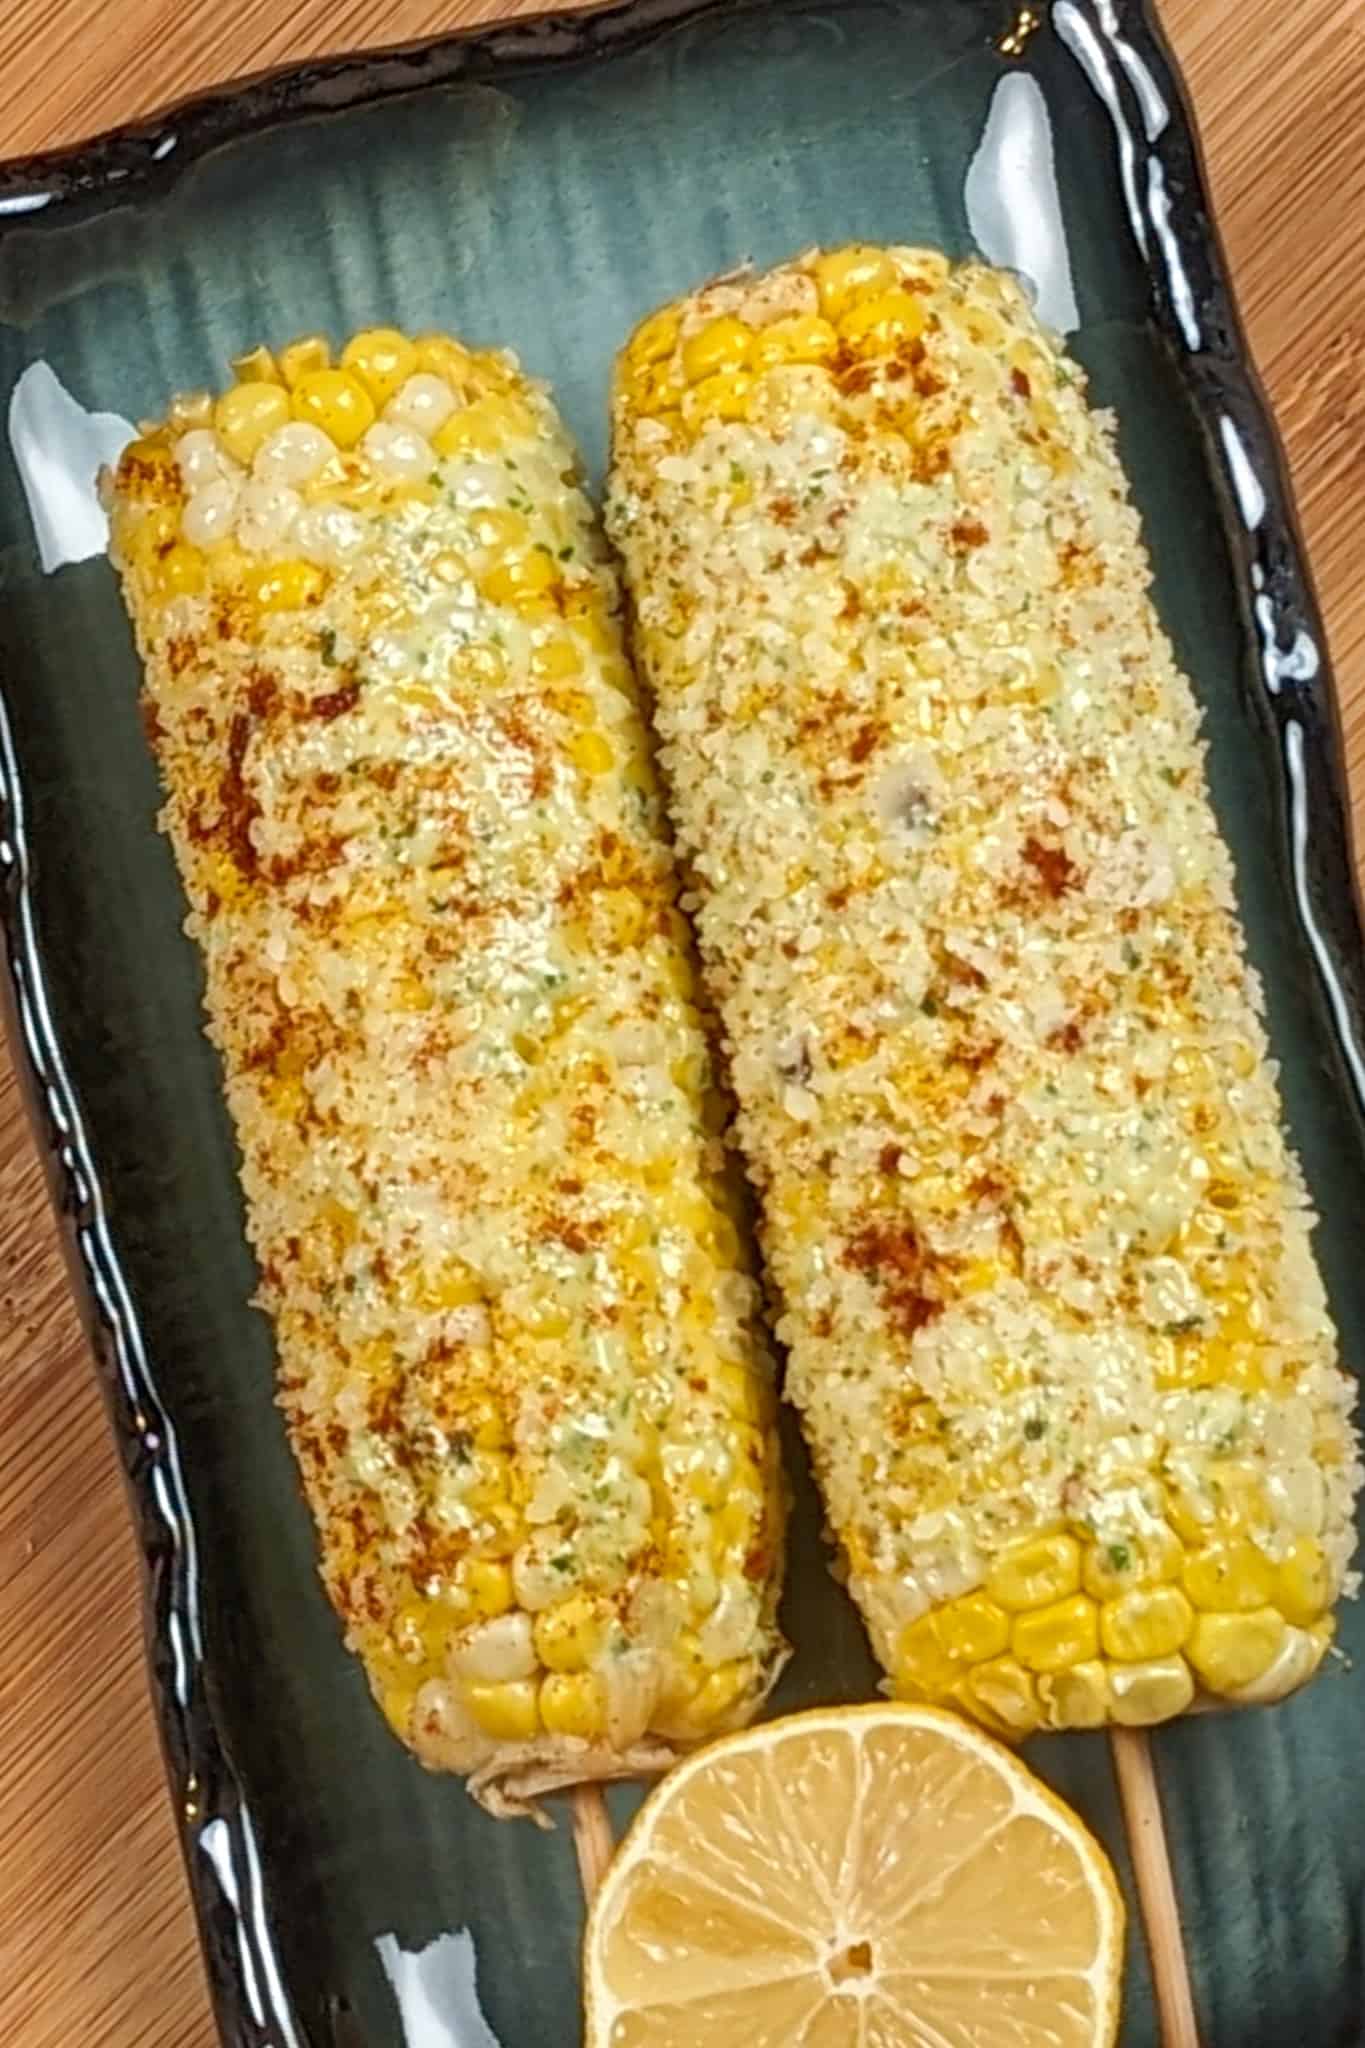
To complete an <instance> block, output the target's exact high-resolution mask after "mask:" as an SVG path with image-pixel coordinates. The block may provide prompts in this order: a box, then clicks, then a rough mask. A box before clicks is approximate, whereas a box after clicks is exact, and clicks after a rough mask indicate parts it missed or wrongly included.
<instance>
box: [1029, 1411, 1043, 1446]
mask: <svg viewBox="0 0 1365 2048" xmlns="http://www.w3.org/2000/svg"><path fill="white" fill-rule="evenodd" d="M1046 1434H1047V1424H1046V1422H1044V1420H1043V1418H1042V1416H1041V1415H1030V1417H1029V1419H1028V1421H1027V1422H1026V1423H1025V1424H1024V1435H1025V1437H1026V1438H1027V1439H1028V1441H1029V1443H1031V1444H1036V1443H1037V1441H1038V1439H1039V1437H1040V1436H1046Z"/></svg>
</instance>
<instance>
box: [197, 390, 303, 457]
mask: <svg viewBox="0 0 1365 2048" xmlns="http://www.w3.org/2000/svg"><path fill="white" fill-rule="evenodd" d="M288 419H289V393H288V392H287V391H285V390H284V389H282V387H281V386H280V385H278V384H266V383H263V382H255V381H253V382H251V383H248V384H234V385H233V386H232V388H231V390H229V391H225V392H224V393H223V395H222V397H221V398H220V399H219V401H218V403H217V405H216V406H215V407H214V408H213V424H214V427H215V428H216V430H217V434H218V438H219V440H220V441H221V442H222V444H223V446H224V447H225V448H226V450H227V452H228V454H229V455H230V456H231V457H232V459H233V461H234V462H242V463H249V462H250V461H251V458H252V456H253V455H254V454H255V453H256V450H257V449H258V448H259V447H260V445H261V443H262V441H264V439H265V437H266V435H267V434H273V433H274V432H275V430H276V428H277V427H282V426H284V425H286V423H287V422H288Z"/></svg>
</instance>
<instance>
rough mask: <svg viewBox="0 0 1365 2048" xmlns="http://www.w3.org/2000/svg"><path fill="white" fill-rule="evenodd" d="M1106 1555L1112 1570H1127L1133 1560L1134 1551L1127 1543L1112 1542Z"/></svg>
mask: <svg viewBox="0 0 1365 2048" xmlns="http://www.w3.org/2000/svg"><path fill="white" fill-rule="evenodd" d="M1105 1555H1106V1557H1107V1558H1108V1559H1109V1569H1110V1571H1111V1572H1126V1571H1127V1570H1128V1568H1129V1566H1130V1565H1131V1564H1132V1562H1133V1555H1132V1552H1131V1551H1130V1550H1129V1548H1128V1545H1127V1544H1126V1543H1111V1544H1110V1546H1109V1548H1108V1550H1107V1551H1106V1552H1105Z"/></svg>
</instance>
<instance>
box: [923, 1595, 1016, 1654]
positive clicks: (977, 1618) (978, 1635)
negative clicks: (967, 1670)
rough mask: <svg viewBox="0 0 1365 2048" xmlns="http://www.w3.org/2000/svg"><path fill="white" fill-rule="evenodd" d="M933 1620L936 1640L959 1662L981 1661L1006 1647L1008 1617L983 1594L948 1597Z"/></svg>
mask: <svg viewBox="0 0 1365 2048" xmlns="http://www.w3.org/2000/svg"><path fill="white" fill-rule="evenodd" d="M934 1619H935V1621H936V1622H937V1624H938V1636H939V1641H940V1642H941V1643H942V1644H943V1647H944V1649H945V1650H946V1651H947V1652H948V1654H949V1656H951V1657H955V1658H956V1659H957V1660H958V1661H959V1662H960V1663H963V1664H980V1663H981V1662H982V1661H983V1660H984V1659H985V1658H987V1657H998V1656H1000V1655H1001V1654H1002V1653H1003V1652H1004V1651H1005V1650H1006V1649H1007V1648H1008V1647H1009V1639H1010V1622H1009V1616H1008V1615H1007V1614H1006V1613H1005V1611H1004V1609H1003V1608H1002V1607H997V1606H996V1605H995V1603H994V1601H992V1600H988V1599H987V1598H986V1596H985V1594H984V1593H964V1594H963V1596H962V1597H961V1599H958V1600H950V1601H949V1602H948V1604H947V1606H946V1607H940V1608H939V1609H938V1611H937V1613H936V1614H935V1616H934Z"/></svg>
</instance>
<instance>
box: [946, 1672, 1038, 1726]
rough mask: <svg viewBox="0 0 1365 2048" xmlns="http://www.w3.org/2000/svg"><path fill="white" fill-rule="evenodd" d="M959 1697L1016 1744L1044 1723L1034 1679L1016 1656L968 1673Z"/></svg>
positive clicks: (962, 1683)
mask: <svg viewBox="0 0 1365 2048" xmlns="http://www.w3.org/2000/svg"><path fill="white" fill-rule="evenodd" d="M958 1692H959V1695H960V1696H961V1697H962V1698H963V1700H964V1701H965V1702H966V1703H967V1704H968V1705H969V1706H970V1707H973V1708H979V1709H980V1710H981V1711H982V1712H983V1713H984V1714H985V1715H986V1716H987V1717H988V1718H990V1719H993V1720H994V1721H995V1722H996V1723H997V1724H998V1725H999V1726H1000V1727H1001V1728H1002V1729H1004V1730H1006V1731H1007V1732H1008V1733H1009V1734H1010V1735H1011V1736H1012V1737H1013V1738H1014V1739H1015V1740H1016V1741H1020V1742H1022V1741H1023V1739H1024V1737H1025V1736H1026V1735H1032V1733H1033V1731H1034V1729H1035V1728H1036V1727H1037V1726H1038V1725H1039V1723H1040V1721H1041V1720H1042V1709H1041V1707H1040V1706H1039V1703H1038V1694H1037V1691H1036V1690H1035V1687H1034V1683H1033V1679H1032V1677H1031V1676H1030V1674H1029V1673H1028V1672H1027V1671H1025V1669H1024V1667H1023V1665H1022V1664H1019V1663H1017V1662H1016V1661H1015V1659H1014V1658H1013V1657H993V1658H992V1659H991V1660H990V1662H989V1663H988V1664H978V1665H976V1666H975V1667H974V1669H973V1670H971V1671H969V1672H968V1673H967V1676H966V1677H965V1678H964V1679H963V1680H962V1682H961V1685H960V1687H959V1688H958Z"/></svg>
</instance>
